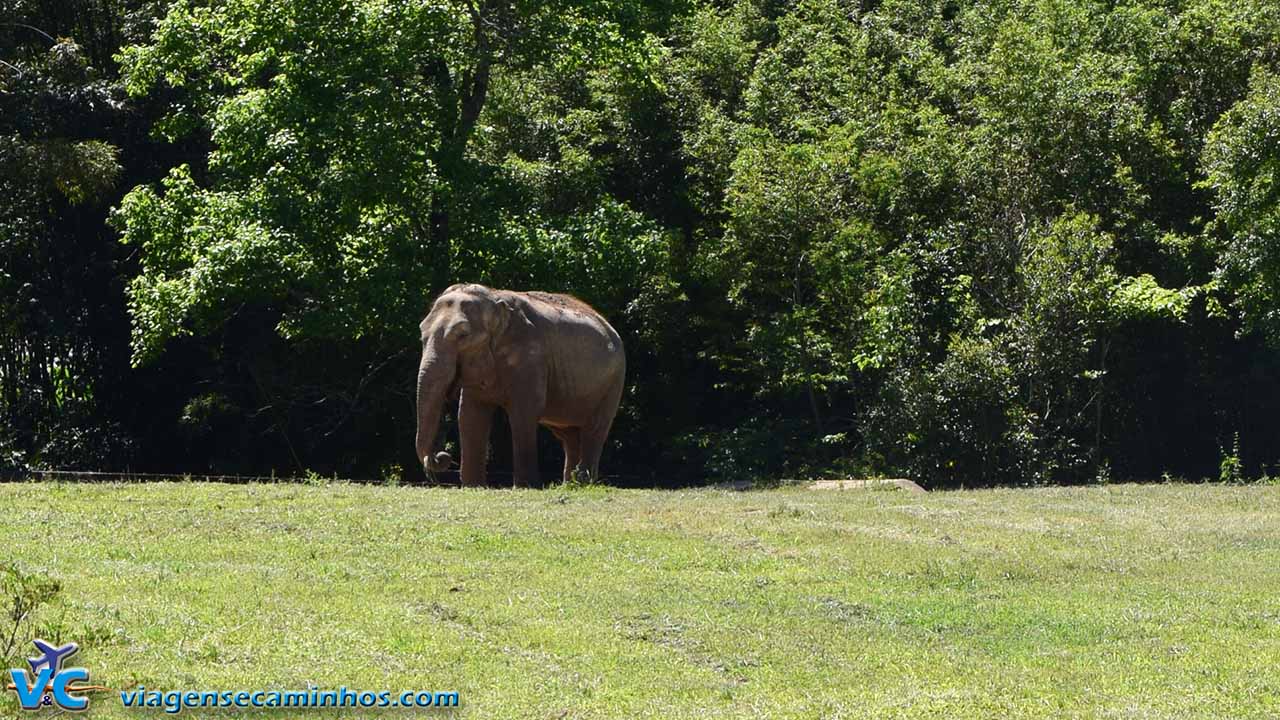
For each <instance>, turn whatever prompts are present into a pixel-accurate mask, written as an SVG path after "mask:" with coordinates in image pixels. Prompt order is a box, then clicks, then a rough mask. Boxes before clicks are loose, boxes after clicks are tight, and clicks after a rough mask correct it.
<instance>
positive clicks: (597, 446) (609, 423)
mask: <svg viewBox="0 0 1280 720" xmlns="http://www.w3.org/2000/svg"><path fill="white" fill-rule="evenodd" d="M621 400H622V382H621V380H619V382H618V384H617V386H616V387H614V388H612V389H611V390H610V391H609V393H608V395H606V396H605V398H604V400H603V401H602V402H601V403H600V405H599V407H598V408H597V409H596V413H595V417H593V418H592V420H591V423H590V424H588V425H587V426H586V427H583V428H582V462H581V466H582V468H583V469H584V470H586V471H587V473H589V474H590V476H591V479H592V480H599V479H600V455H601V454H602V453H603V452H604V443H605V441H606V440H608V439H609V428H611V427H613V418H614V416H615V415H617V414H618V403H619V402H621Z"/></svg>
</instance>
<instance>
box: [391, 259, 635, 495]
mask: <svg viewBox="0 0 1280 720" xmlns="http://www.w3.org/2000/svg"><path fill="white" fill-rule="evenodd" d="M419 328H420V330H421V334H422V360H421V363H420V364H419V366H418V391H417V404H418V407H417V419H418V428H417V438H416V449H417V456H418V459H419V461H421V462H422V464H423V466H424V467H425V468H426V470H427V471H428V472H438V471H440V470H444V469H447V468H448V467H449V466H450V465H451V464H452V463H453V458H452V457H451V456H450V455H449V454H448V453H447V452H439V453H436V454H434V455H433V454H432V450H433V447H434V443H435V440H436V432H437V431H438V429H439V426H440V414H441V411H442V410H443V408H444V403H445V401H446V399H447V398H449V397H452V396H453V391H454V389H455V388H456V389H457V390H458V426H459V435H460V436H461V440H462V462H461V475H462V484H463V486H464V487H474V486H482V485H485V484H486V478H485V466H486V464H487V459H488V457H487V456H488V451H489V430H490V428H491V427H492V422H493V413H494V411H495V410H496V409H497V408H499V407H501V408H503V410H504V411H505V412H506V414H507V418H508V420H509V421H510V425H511V446H512V451H513V452H512V458H513V464H514V466H515V467H514V470H515V472H514V482H513V484H514V486H516V487H529V486H531V485H534V484H536V480H537V470H538V447H537V430H538V425H540V424H541V425H544V426H546V427H547V428H549V429H550V430H551V432H552V433H553V434H555V436H556V438H558V439H559V440H560V442H561V444H562V445H563V446H564V479H565V480H569V479H571V477H572V474H573V472H574V470H580V471H582V472H585V473H587V474H588V476H589V477H591V478H598V477H599V473H600V453H601V451H602V450H603V449H604V443H605V439H606V438H607V437H608V435H609V429H610V427H611V426H612V425H613V419H614V416H615V415H616V414H617V412H618V403H619V402H620V400H621V399H622V390H623V382H624V379H625V376H626V355H625V353H624V350H623V347H622V339H621V338H620V337H619V336H618V333H617V332H616V331H615V330H614V329H613V327H612V326H610V325H609V323H608V321H606V320H605V319H604V317H602V316H601V315H600V313H598V312H596V311H595V310H594V309H593V308H592V307H591V306H590V305H588V304H586V303H585V302H583V301H581V300H579V299H578V298H575V297H573V296H572V295H561V294H556V293H546V292H537V291H530V292H514V291H510V290H496V289H493V288H488V287H485V286H483V285H475V284H459V285H453V286H452V287H450V288H448V289H446V290H445V291H444V292H443V293H442V294H441V295H440V296H439V297H438V298H436V300H435V302H434V303H433V304H432V306H431V310H430V312H429V313H428V314H427V316H426V318H425V319H424V320H423V321H422V323H421V325H420V326H419Z"/></svg>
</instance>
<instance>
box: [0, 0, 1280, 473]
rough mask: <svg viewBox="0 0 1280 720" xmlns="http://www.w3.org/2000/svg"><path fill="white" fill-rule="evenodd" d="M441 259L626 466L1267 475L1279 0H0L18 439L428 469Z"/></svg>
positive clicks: (1, 326)
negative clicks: (510, 292) (425, 454)
mask: <svg viewBox="0 0 1280 720" xmlns="http://www.w3.org/2000/svg"><path fill="white" fill-rule="evenodd" d="M456 281H470V282H481V283H485V284H488V285H492V286H496V287H509V288H516V289H532V288H538V289H545V290H554V291H560V292H571V293H573V294H575V295H577V296H579V297H581V298H583V299H585V300H587V301H588V302H590V303H592V304H593V305H595V306H596V307H597V308H599V309H600V310H601V311H602V312H603V313H604V314H605V315H606V316H607V317H609V318H610V320H611V321H612V322H613V324H614V325H615V327H617V328H618V330H619V332H620V333H621V335H622V337H623V338H624V340H625V342H626V345H627V349H628V387H627V391H626V394H625V397H624V399H623V405H622V410H621V413H620V415H619V418H618V420H617V422H616V424H615V426H614V432H613V435H612V438H611V441H610V446H609V447H608V448H607V450H606V452H605V461H604V465H605V471H606V473H611V474H613V475H615V477H617V478H620V480H619V481H620V482H640V483H657V484H683V483H698V482H709V481H714V480H718V479H724V478H732V479H738V478H746V477H799V476H807V475H819V474H848V473H855V474H892V475H905V476H909V477H912V478H914V479H917V480H919V481H921V482H923V483H926V484H929V485H933V486H956V485H969V486H972V485H985V484H1025V483H1067V482H1106V481H1108V480H1112V479H1131V478H1132V479H1159V478H1160V477H1162V476H1173V477H1186V478H1192V479H1198V478H1203V477H1212V478H1218V477H1223V478H1226V479H1240V478H1246V477H1255V476H1258V475H1262V474H1266V473H1269V472H1272V465H1273V464H1274V463H1276V462H1277V461H1280V443H1277V442H1276V439H1277V434H1278V431H1280V412H1277V410H1278V409H1280V352H1278V350H1280V4H1277V3H1276V2H1275V0H860V1H855V2H850V1H848V0H791V1H783V0H716V1H710V0H687V1H683V2H682V1H677V0H672V1H671V2H666V3H643V2H637V1H636V0H604V1H601V0H562V1H561V2H557V3H543V2H537V1H534V0H471V1H469V2H456V1H455V0H175V1H172V2H166V1H165V0H3V2H0V305H2V307H0V470H3V471H6V472H8V473H10V474H12V473H15V472H16V473H21V472H23V471H24V470H27V469H35V468H82V469H96V470H124V469H131V470H135V471H156V472H173V473H181V472H191V473H204V472H217V473H247V474H268V473H276V474H279V475H292V476H299V475H304V474H307V473H320V474H325V475H329V474H334V473H336V474H339V475H342V476H351V477H361V478H375V479H378V478H380V479H386V480H397V479H413V480H417V479H421V477H422V470H421V468H420V467H419V466H418V464H417V462H416V461H415V459H414V457H413V432H414V428H413V424H414V419H413V418H414V416H413V381H414V373H415V368H416V365H417V362H418V352H419V349H420V346H419V337H418V332H417V325H418V322H419V321H420V320H421V318H422V316H423V315H424V314H425V311H426V309H427V308H428V307H429V305H430V301H431V299H432V298H433V296H434V295H435V294H436V293H438V292H439V291H440V290H442V289H443V288H444V287H446V286H448V285H449V284H451V283H453V282H456ZM501 431H502V428H498V429H497V432H501ZM543 441H544V442H545V445H546V452H544V453H542V456H543V462H544V464H545V466H546V467H547V468H548V469H549V474H551V475H554V474H555V473H554V470H551V469H552V468H555V467H556V465H557V463H558V462H559V457H558V449H557V446H556V445H555V444H554V443H553V441H552V439H551V438H550V437H549V436H547V437H545V438H543ZM494 453H495V463H494V467H495V469H501V468H503V467H504V466H505V467H509V460H510V458H509V453H510V450H509V445H507V444H506V442H505V441H501V442H495V443H494ZM504 454H505V455H506V456H505V457H504Z"/></svg>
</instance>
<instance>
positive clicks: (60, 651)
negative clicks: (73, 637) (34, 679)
mask: <svg viewBox="0 0 1280 720" xmlns="http://www.w3.org/2000/svg"><path fill="white" fill-rule="evenodd" d="M33 642H34V643H35V644H36V649H37V650H39V651H40V652H42V653H44V655H42V656H40V657H36V658H27V662H28V663H30V664H31V672H32V673H34V674H37V675H38V674H40V668H42V667H48V668H49V669H51V670H53V672H54V673H57V672H58V671H59V670H61V669H62V661H63V660H66V659H67V658H69V657H71V656H72V655H75V654H76V651H77V650H79V649H80V646H79V645H76V644H75V643H67V644H66V645H63V646H62V647H59V648H56V647H54V646H52V645H50V644H49V643H47V642H45V641H43V640H34V641H33Z"/></svg>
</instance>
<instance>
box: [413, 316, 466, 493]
mask: <svg viewBox="0 0 1280 720" xmlns="http://www.w3.org/2000/svg"><path fill="white" fill-rule="evenodd" d="M445 345H446V344H445V343H444V342H443V341H442V340H441V339H440V338H439V337H433V338H431V339H430V340H428V341H427V345H426V347H425V348H423V350H422V363H421V364H420V365H419V366H418V435H417V440H416V445H417V450H418V461H419V462H421V463H422V464H423V465H424V466H425V467H426V469H427V470H430V471H432V472H435V471H438V470H444V469H447V468H448V466H449V463H450V462H452V458H450V457H449V455H448V453H443V452H442V453H439V454H438V455H433V454H432V452H431V451H432V449H433V448H434V446H435V441H436V431H437V430H438V429H439V428H440V414H441V412H443V410H444V401H445V398H446V397H447V396H448V393H449V385H450V384H451V383H452V382H453V379H454V375H455V374H456V373H457V367H458V356H457V353H456V352H455V351H453V350H452V349H449V348H447V347H445Z"/></svg>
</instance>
